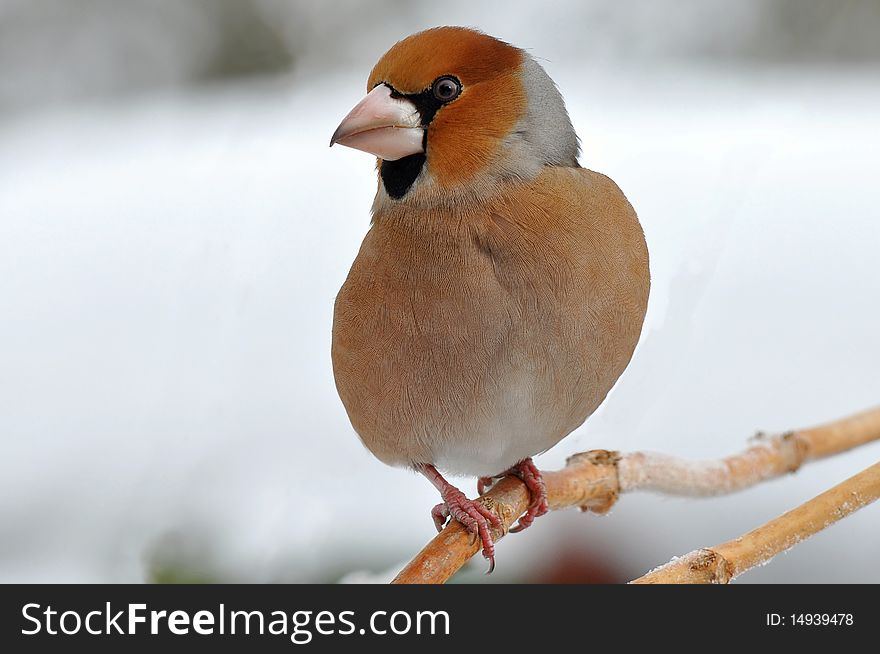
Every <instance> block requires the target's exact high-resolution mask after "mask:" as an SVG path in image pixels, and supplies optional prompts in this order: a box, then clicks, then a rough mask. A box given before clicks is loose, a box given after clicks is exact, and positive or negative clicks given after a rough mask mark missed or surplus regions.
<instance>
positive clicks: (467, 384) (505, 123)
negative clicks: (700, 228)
mask: <svg viewBox="0 0 880 654" xmlns="http://www.w3.org/2000/svg"><path fill="white" fill-rule="evenodd" d="M444 42H445V43H447V44H451V45H450V46H449V47H447V48H446V49H445V51H444V48H443V47H442V44H443V43H444ZM447 55H448V56H447ZM475 57H476V58H477V59H478V61H476V62H474V61H473V59H474V58H475ZM536 67H537V64H535V63H534V62H533V61H532V60H531V59H530V58H528V56H527V55H525V54H524V53H523V51H521V50H519V49H516V48H513V46H509V45H507V44H505V43H503V42H500V41H497V40H495V39H492V38H491V37H487V36H485V35H483V34H480V33H477V32H473V31H470V30H462V29H461V28H440V29H437V30H431V31H429V32H427V33H423V34H421V35H415V36H413V37H410V38H409V39H406V40H405V41H404V42H402V44H398V45H397V46H395V47H394V48H392V50H391V51H389V53H388V54H387V55H386V56H385V57H384V58H383V60H382V61H380V63H379V64H377V66H376V68H375V69H374V71H373V74H372V76H371V82H370V89H373V88H380V87H382V85H386V86H387V87H388V89H391V97H390V98H385V99H383V100H382V101H383V102H386V103H388V102H393V101H394V100H392V98H399V96H401V95H402V96H405V97H408V98H410V99H411V101H412V102H413V103H415V104H416V106H417V107H420V108H419V112H420V114H421V115H423V116H424V114H426V113H429V112H430V107H429V106H428V105H425V104H424V103H425V102H429V101H430V100H431V98H430V97H429V96H426V95H424V94H425V93H427V92H426V91H425V89H430V87H431V84H432V82H434V80H435V78H439V77H440V76H443V75H452V76H455V77H456V79H457V80H460V82H461V87H462V89H461V96H460V98H456V99H455V100H454V101H451V102H448V103H446V104H441V105H440V106H439V108H437V109H436V114H435V116H434V117H433V118H432V119H431V121H430V122H429V123H428V124H427V125H425V124H424V120H423V121H422V128H423V129H425V130H426V137H425V139H424V141H423V144H424V146H425V148H424V153H419V152H414V153H413V154H412V155H409V157H408V158H404V159H401V161H400V162H395V164H393V165H390V164H389V163H388V162H383V161H381V160H380V163H382V164H383V165H382V167H381V168H380V170H381V175H380V183H379V192H378V194H377V198H376V201H375V203H374V216H373V224H372V226H371V228H370V230H369V232H368V233H367V235H366V238H365V239H364V242H363V245H362V246H361V250H360V253H359V254H358V256H357V258H356V259H355V261H354V264H353V266H352V268H351V272H350V273H349V276H348V279H347V280H346V281H345V284H344V285H343V287H342V289H341V290H340V292H339V295H338V297H337V300H336V307H335V315H334V324H333V346H332V358H333V367H334V373H335V376H336V384H337V388H338V390H339V394H340V397H341V398H342V401H343V403H344V405H345V408H346V410H347V411H348V415H349V417H350V419H351V422H352V425H353V426H354V428H355V431H357V433H358V434H359V435H360V437H361V439H362V441H363V443H364V444H365V445H366V446H367V448H369V449H370V451H371V452H372V453H373V454H375V455H376V456H377V457H378V458H379V459H381V460H382V461H384V462H385V463H388V464H390V465H399V466H409V467H413V468H416V469H424V468H425V466H428V467H429V468H430V467H431V466H436V467H438V468H440V469H445V470H448V471H450V472H455V473H465V474H470V475H477V476H486V475H496V474H500V473H503V472H504V471H506V470H508V469H510V468H512V467H515V466H516V465H517V464H519V463H520V462H523V461H528V459H529V457H531V456H533V455H535V454H538V453H540V452H542V451H544V450H546V449H548V448H550V447H552V446H553V445H555V444H556V443H557V442H559V441H560V440H561V439H562V438H564V437H565V436H566V435H567V434H568V433H570V432H571V431H572V430H574V429H575V428H576V427H578V426H579V425H580V424H581V423H583V421H584V420H585V419H586V418H587V417H588V416H589V415H590V414H591V413H592V412H593V411H594V410H595V409H596V408H597V407H598V406H599V404H600V403H601V402H602V400H603V399H604V398H605V396H606V395H607V393H608V391H609V390H610V389H611V387H612V386H613V385H614V383H615V382H616V381H617V379H618V377H619V376H620V374H621V373H622V372H623V370H624V368H625V367H626V365H627V364H628V363H629V360H630V357H631V356H632V353H633V350H634V348H635V346H636V343H637V341H638V339H639V333H640V330H641V326H642V321H643V319H644V315H645V310H646V306H647V300H648V291H649V273H648V252H647V248H646V245H645V241H644V236H643V233H642V229H641V227H640V225H639V222H638V220H637V218H636V215H635V212H634V211H633V209H632V207H631V206H630V204H629V202H628V201H627V200H626V198H625V196H624V195H623V193H622V192H621V191H620V189H619V188H618V187H617V185H616V184H615V183H614V182H613V181H611V180H610V179H609V178H607V177H605V176H604V175H601V174H599V173H595V172H592V171H589V170H585V169H583V168H580V167H578V165H577V163H576V160H575V156H576V152H577V145H576V140H575V137H574V132H573V131H572V130H571V126H570V122H569V121H568V117H567V114H565V110H564V106H563V105H562V101H561V98H558V102H557V99H556V98H555V97H553V98H550V99H549V100H548V99H546V98H538V99H535V98H534V97H532V96H534V94H535V92H536V91H535V89H541V90H542V93H550V94H552V93H556V91H555V87H553V86H552V82H549V78H546V80H545V77H546V74H545V73H543V70H542V69H540V67H537V68H536ZM548 82H549V86H548ZM377 85H379V86H378V87H377ZM550 88H552V91H547V89H550ZM385 93H386V95H387V93H388V91H386V92H385ZM419 93H422V94H423V95H422V96H418V95H417V94H419ZM530 93H531V95H530ZM499 94H505V97H504V98H503V102H501V103H499V101H498V95H499ZM371 95H372V94H371ZM556 95H557V96H558V93H556ZM368 97H369V96H368ZM425 97H427V100H425ZM370 102H377V101H376V100H370ZM536 102H537V104H536ZM554 103H555V104H554ZM435 104H436V102H435ZM487 104H488V105H490V108H491V110H490V111H484V110H485V109H486V105H487ZM371 106H372V105H371ZM426 107H427V108H426ZM497 107H503V109H498V108H497ZM536 107H537V109H536ZM556 107H558V108H556ZM395 111H397V112H398V114H399V115H403V114H404V113H405V111H403V112H402V113H401V107H400V106H399V105H398V106H396V108H395ZM547 111H549V112H554V111H561V113H562V114H563V115H562V116H558V115H554V116H546V117H545V116H542V115H541V112H547ZM536 112H537V114H536ZM353 113H354V112H353ZM344 124H345V123H344ZM375 124H376V125H378V126H379V127H380V128H383V129H388V128H387V127H382V125H385V124H386V123H381V124H380V123H379V122H376V123H375ZM412 124H414V123H412V122H411V121H410V122H408V123H407V128H408V129H412ZM340 128H342V126H340ZM569 132H570V134H569ZM339 133H340V131H339V130H337V134H339ZM389 133H390V134H391V135H390V136H389V137H388V138H394V137H395V134H394V132H393V130H389ZM542 137H543V138H542ZM334 138H335V137H334ZM383 138H385V137H383ZM340 142H344V141H342V140H340ZM411 142H412V139H410V143H411ZM354 147H359V146H358V145H355V146H354ZM406 147H411V146H406ZM365 149H367V148H365ZM371 151H372V150H371ZM408 151H409V150H408ZM456 153H458V154H456ZM395 156H396V155H395ZM419 157H421V158H422V159H423V163H421V164H420V165H421V167H420V168H419V170H418V176H417V177H415V179H414V181H412V183H411V185H410V186H409V187H408V188H407V189H406V190H405V191H404V193H403V195H402V196H401V197H394V189H395V188H396V187H395V186H394V184H395V183H396V181H397V182H399V178H398V177H394V176H395V175H399V174H401V173H400V171H405V170H406V167H407V166H411V165H416V164H419V162H420V161H421V160H420V159H419ZM456 161H459V162H460V165H456ZM407 162H409V163H407ZM438 476H439V475H438ZM429 479H432V482H434V483H435V485H438V488H440V489H441V492H442V493H443V494H444V501H446V502H447V504H450V503H452V502H451V500H449V498H447V492H446V491H448V489H447V488H446V487H445V486H442V484H444V483H445V481H443V480H442V478H440V479H441V481H439V482H438V481H437V480H436V478H432V477H431V476H429ZM450 488H451V487H450ZM453 490H454V489H453ZM453 516H454V517H458V518H459V519H462V520H463V521H465V522H466V524H469V523H468V522H467V521H468V520H469V518H468V517H467V516H464V517H461V515H460V513H456V512H455V511H453ZM435 517H436V515H435ZM532 517H533V516H532ZM477 522H479V520H478V519H477ZM469 526H470V527H471V528H473V529H474V530H475V531H477V528H476V527H474V526H473V525H471V524H469ZM482 526H483V527H485V521H484V522H483V523H482ZM482 533H483V531H481V534H482ZM485 541H486V539H485V536H484V546H485V544H486V542H485ZM490 545H491V541H490ZM485 552H486V549H484V553H485ZM487 556H491V548H490V551H489V554H487Z"/></svg>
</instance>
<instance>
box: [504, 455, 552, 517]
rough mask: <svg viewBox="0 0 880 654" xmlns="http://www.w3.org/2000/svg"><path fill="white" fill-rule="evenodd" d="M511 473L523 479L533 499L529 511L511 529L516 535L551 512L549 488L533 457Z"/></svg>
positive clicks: (516, 466) (522, 462) (518, 465)
mask: <svg viewBox="0 0 880 654" xmlns="http://www.w3.org/2000/svg"><path fill="white" fill-rule="evenodd" d="M509 473H510V474H512V475H516V476H517V477H519V478H520V479H522V482H523V483H524V484H525V485H526V488H528V489H529V494H530V495H531V497H532V501H531V502H530V503H529V508H528V510H527V511H526V512H525V513H524V514H522V515H521V516H520V518H519V520H518V521H517V523H516V525H515V526H513V527H511V528H510V531H511V533H516V532H518V531H522V530H523V529H528V528H529V527H530V526H531V524H532V523H533V522H534V521H535V518H538V517H540V516H542V515H544V514H545V513H547V511H549V510H550V506H549V504H548V503H547V486H546V485H545V484H544V477H543V476H542V475H541V471H540V470H538V467H537V466H536V465H535V462H534V461H532V459H531V457H529V458H528V459H524V460H522V461H520V462H519V463H517V464H516V465H515V466H513V467H512V468H511V469H510V471H509Z"/></svg>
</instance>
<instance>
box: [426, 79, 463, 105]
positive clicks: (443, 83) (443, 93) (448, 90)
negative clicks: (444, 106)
mask: <svg viewBox="0 0 880 654" xmlns="http://www.w3.org/2000/svg"><path fill="white" fill-rule="evenodd" d="M431 91H432V92H433V93H434V97H435V98H437V99H438V100H440V102H450V101H452V100H455V98H457V97H458V94H459V93H461V83H460V82H459V81H458V80H457V79H455V78H454V77H439V78H437V81H435V82H434V86H432V87H431Z"/></svg>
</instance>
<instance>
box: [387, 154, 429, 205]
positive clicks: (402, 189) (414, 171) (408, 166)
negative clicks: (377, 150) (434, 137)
mask: <svg viewBox="0 0 880 654" xmlns="http://www.w3.org/2000/svg"><path fill="white" fill-rule="evenodd" d="M424 165H425V155H424V153H422V152H419V153H417V154H411V155H409V156H408V157H403V158H402V159H398V160H397V161H382V165H381V166H380V167H379V176H380V177H381V178H382V183H383V184H384V185H385V192H386V193H388V195H390V196H391V197H392V198H394V199H395V200H399V199H401V198H402V197H403V196H404V195H406V193H407V191H409V189H410V187H411V186H412V185H413V182H415V181H416V178H417V177H418V176H419V174H420V173H421V172H422V168H423V167H424Z"/></svg>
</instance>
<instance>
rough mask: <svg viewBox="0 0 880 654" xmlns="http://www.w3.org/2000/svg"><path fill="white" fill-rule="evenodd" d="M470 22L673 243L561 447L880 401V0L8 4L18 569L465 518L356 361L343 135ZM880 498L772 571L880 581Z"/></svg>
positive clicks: (210, 562) (536, 535)
mask: <svg viewBox="0 0 880 654" xmlns="http://www.w3.org/2000/svg"><path fill="white" fill-rule="evenodd" d="M439 24H461V25H468V26H475V27H479V28H480V29H483V30H484V31H486V32H488V33H490V34H493V35H495V36H499V37H501V38H504V39H505V40H508V41H510V42H512V43H514V44H516V45H519V46H521V47H525V48H528V49H529V50H530V51H531V52H532V53H533V54H534V55H536V56H537V57H539V59H540V61H541V62H542V63H543V64H544V65H545V67H546V68H547V70H548V71H549V73H550V74H551V76H552V77H553V78H554V79H555V80H556V82H557V83H558V85H559V86H560V88H561V90H562V92H563V95H564V96H565V98H566V100H567V103H568V107H569V110H570V112H571V114H572V118H573V121H574V124H575V127H576V129H577V131H578V133H579V134H580V136H581V139H582V141H583V146H584V153H583V156H582V159H581V161H582V164H583V165H584V166H586V167H589V168H593V169H595V170H599V171H602V172H604V173H606V174H609V175H610V176H611V177H612V178H614V179H615V180H616V181H617V183H618V184H619V185H620V186H621V187H622V188H623V189H624V191H625V192H626V193H627V195H628V197H629V198H630V200H631V201H632V203H633V205H634V206H635V207H636V210H637V211H638V212H639V215H640V217H641V220H642V224H643V225H644V228H645V231H646V235H647V239H648V244H649V248H650V251H651V264H652V272H653V280H654V284H653V289H652V297H651V303H650V309H649V316H648V320H647V323H646V327H645V330H644V334H643V339H642V343H641V345H640V347H639V349H638V351H637V353H636V356H635V359H634V361H633V363H632V364H631V366H630V367H629V369H628V370H627V372H626V373H625V375H624V377H623V378H622V379H621V381H620V383H619V384H618V386H617V387H616V388H615V390H614V391H613V392H612V394H611V395H610V397H609V398H608V400H607V401H606V403H605V405H604V406H603V407H602V408H601V409H600V411H599V412H598V413H597V414H596V415H595V416H593V417H592V418H591V419H590V420H588V421H587V424H586V425H584V426H583V427H582V428H581V429H579V430H578V431H576V432H575V433H574V434H572V435H571V436H570V437H569V438H568V439H566V440H564V441H563V442H562V443H561V444H559V445H558V446H557V447H556V448H554V449H553V450H552V451H551V452H549V453H547V454H546V455H544V456H542V457H540V458H539V460H538V464H539V465H540V466H541V467H543V468H547V469H552V468H555V467H559V466H561V465H562V464H563V462H564V459H565V457H566V456H568V455H570V454H572V453H574V452H577V451H581V450H585V449H592V448H608V449H620V450H636V449H638V450H656V451H663V452H666V453H670V454H675V455H680V456H683V457H688V458H704V457H716V456H721V455H725V454H728V453H732V452H735V451H738V450H740V449H742V448H743V447H744V446H745V445H746V439H747V438H748V437H749V436H750V435H752V434H753V433H754V432H755V431H756V430H757V429H765V430H771V431H772V430H784V429H788V428H796V427H805V426H810V425H812V424H816V423H819V422H824V421H827V420H831V419H834V418H838V417H842V416H844V415H847V414H849V413H853V412H856V411H859V410H862V409H865V408H868V407H870V406H873V405H876V404H877V403H878V402H880V375H878V364H880V344H878V336H877V334H878V325H880V303H878V298H880V272H878V263H877V255H878V249H880V208H878V207H880V203H878V201H880V192H878V188H880V187H878V172H880V166H878V156H880V111H878V107H880V38H878V37H877V35H878V34H880V2H878V1H876V0H841V1H839V2H823V1H821V0H748V1H745V0H744V1H741V2H738V3H730V2H728V1H726V0H725V1H722V0H708V1H707V0H700V1H699V2H698V1H696V0H690V1H681V0H675V1H672V0H622V1H618V2H615V3H610V2H602V1H599V0H593V1H586V2H585V1H583V0H570V1H559V2H544V3H538V2H512V1H510V0H508V1H506V2H483V3H479V4H478V3H474V2H471V1H464V0H447V1H446V2H443V3H440V2H432V1H427V2H403V1H402V0H384V1H382V2H370V3H367V2H354V1H352V0H348V1H343V2H335V3H331V2H326V3H313V2H307V1H305V0H295V1H293V0H292V1H282V0H223V1H221V0H217V1H213V2H209V1H207V0H204V1H199V0H167V1H162V0H157V1H147V0H142V1H137V0H70V1H64V0H54V1H53V0H0V581H4V582H25V581H27V582H73V581H90V582H91V581H111V582H122V581H142V580H143V581H198V580H206V581H331V582H333V581H339V580H349V581H351V580H365V579H385V578H389V577H390V575H391V574H392V573H393V572H394V571H395V570H396V568H398V567H400V565H401V564H402V563H403V562H405V560H407V559H408V558H409V557H410V556H411V555H412V554H414V553H415V552H416V551H417V550H418V549H419V548H421V546H422V545H423V544H424V543H425V542H427V540H428V539H429V538H430V537H431V536H432V534H433V525H432V523H431V520H430V517H429V513H428V512H429V509H430V507H431V506H433V504H434V503H436V501H437V497H436V494H435V491H434V490H433V488H432V487H430V485H429V484H428V483H427V482H425V481H424V480H423V479H421V478H419V477H417V476H415V475H413V474H411V473H408V472H405V471H400V470H394V469H391V468H386V467H385V466H383V465H382V464H380V463H379V462H377V461H376V460H374V459H373V458H372V456H371V455H369V453H368V452H366V450H364V449H363V448H362V446H361V445H360V444H359V442H358V440H357V438H356V436H355V435H354V433H353V431H352V429H351V427H350V426H349V424H348V421H347V418H346V416H345V413H344V411H343V409H342V406H341V404H340V402H339V400H338V398H337V396H336V392H335V389H334V386H333V379H332V373H331V367H330V357H329V344H330V325H331V315H332V305H333V299H334V296H335V293H336V291H337V289H338V288H339V286H340V285H341V283H342V281H343V279H344V277H345V275H346V273H347V270H348V266H349V265H350V263H351V261H352V259H353V257H354V255H355V253H356V251H357V248H358V245H359V243H360V240H361V238H362V237H363V235H364V233H365V231H366V229H367V226H368V222H369V213H368V211H369V206H370V203H371V201H372V196H373V193H374V191H375V183H376V182H375V172H374V169H373V161H372V159H371V158H370V157H369V156H368V155H365V154H363V153H358V152H355V151H351V150H346V149H344V148H333V149H332V150H330V149H328V148H327V142H328V140H329V135H330V134H331V133H332V131H333V129H334V128H335V126H336V124H337V123H338V121H339V119H340V118H341V117H342V116H343V115H344V114H345V113H346V112H347V111H348V110H349V108H350V107H351V106H352V105H353V104H354V103H355V102H356V101H357V100H358V99H359V98H360V97H361V96H362V94H363V92H364V90H365V89H364V85H365V81H366V77H367V74H368V72H369V70H370V68H371V67H372V65H373V64H374V63H375V61H376V60H377V59H378V57H379V56H380V55H381V54H382V53H383V52H384V51H385V50H386V49H387V48H388V47H390V46H391V45H392V44H393V43H394V42H395V41H396V40H398V39H400V38H402V37H404V36H406V35H408V34H410V33H412V32H414V31H417V30H419V29H423V28H426V27H430V26H434V25H439ZM878 458H880V445H873V446H870V447H864V448H861V449H859V450H857V451H854V452H851V453H848V454H845V455H842V456H838V457H835V458H834V459H832V460H828V461H826V462H821V463H815V464H810V465H809V466H807V467H805V468H804V469H802V470H801V471H800V472H798V473H797V474H796V475H794V476H790V477H787V478H784V479H781V480H778V481H774V482H771V483H766V484H763V485H761V486H759V487H757V488H754V489H752V490H749V491H747V492H744V493H741V494H738V495H735V496H731V497H725V498H716V499H708V500H686V499H672V498H665V497H657V496H651V495H632V496H626V497H623V498H622V499H621V501H620V502H619V504H618V505H617V506H616V507H615V508H614V510H613V512H612V513H611V515H610V516H606V517H597V516H594V515H590V514H583V515H582V514H579V513H578V512H576V511H569V512H558V513H555V514H551V515H548V516H546V517H544V518H542V519H541V520H540V521H539V523H538V525H537V526H536V527H534V528H533V529H530V530H528V531H527V532H525V533H523V534H519V535H513V536H511V537H509V538H506V539H505V540H504V541H503V542H502V543H501V544H500V546H499V554H498V568H497V571H496V574H494V575H493V576H492V577H490V578H483V577H481V572H482V565H483V564H482V561H479V562H475V565H474V566H472V567H470V568H468V569H466V570H465V571H463V572H462V573H461V574H460V575H459V576H458V577H457V578H456V579H457V580H459V581H480V582H483V581H488V582H507V581H526V582H534V581H574V582H583V581H610V582H618V581H624V580H627V579H630V578H633V577H635V576H638V575H640V574H642V573H643V572H645V571H646V570H648V569H650V568H652V567H654V566H655V565H658V564H660V563H663V562H665V561H667V560H668V559H669V558H670V557H672V556H673V555H679V554H684V553H686V552H688V551H690V550H693V549H696V548H698V547H701V546H708V545H712V544H716V543H719V542H722V541H725V540H728V539H730V538H732V537H735V536H737V535H740V534H741V533H743V532H745V531H747V530H749V529H752V528H754V527H756V526H758V525H760V524H761V523H763V522H765V521H766V520H768V519H770V518H772V517H775V516H776V515H779V514H781V513H783V512H784V511H786V510H788V509H790V508H792V507H794V506H796V505H798V504H800V503H802V502H803V501H805V500H807V499H809V498H811V497H813V496H814V495H816V494H818V493H819V492H821V491H823V490H825V489H827V488H829V487H831V486H832V485H834V484H836V483H838V482H839V481H842V480H843V479H845V478H846V477H848V476H850V475H852V474H854V473H856V472H858V471H859V470H861V469H863V468H864V467H866V466H868V465H869V464H871V463H873V462H874V461H876V460H877V459H878ZM459 481H461V483H462V484H464V486H463V488H464V489H465V490H466V491H467V492H469V493H473V482H472V480H459ZM878 510H880V509H878V507H869V508H867V509H865V510H863V511H861V512H859V513H857V514H855V515H854V516H852V517H850V518H848V519H847V520H845V521H843V522H841V523H839V524H838V525H836V526H834V527H832V528H831V529H829V530H827V531H825V532H823V533H822V534H820V535H818V536H816V537H815V538H813V539H812V540H810V541H808V542H806V543H804V544H801V545H800V546H798V547H796V548H795V549H793V550H792V551H790V552H788V553H787V554H785V555H781V556H779V557H777V559H775V560H774V561H773V562H772V563H770V564H769V565H767V566H765V567H763V568H761V569H759V570H755V571H753V572H750V573H748V574H746V575H745V576H744V577H742V578H741V582H743V583H747V582H781V581H788V582H874V583H877V582H880V570H878V568H877V565H876V552H877V547H878V542H880V520H878V516H880V513H878Z"/></svg>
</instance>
